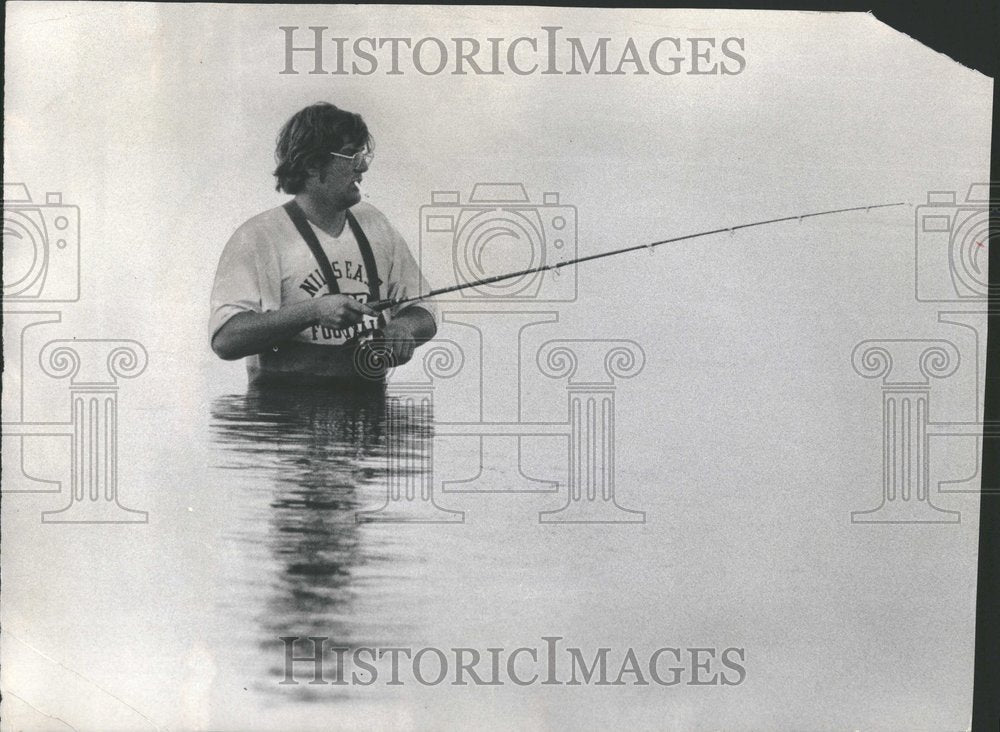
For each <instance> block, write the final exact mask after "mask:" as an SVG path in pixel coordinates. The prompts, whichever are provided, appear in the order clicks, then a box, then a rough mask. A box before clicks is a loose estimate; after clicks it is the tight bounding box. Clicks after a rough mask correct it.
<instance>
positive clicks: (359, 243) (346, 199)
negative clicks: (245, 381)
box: [209, 102, 437, 388]
mask: <svg viewBox="0 0 1000 732" xmlns="http://www.w3.org/2000/svg"><path fill="white" fill-rule="evenodd" d="M371 149H372V139H371V136H370V135H369V133H368V128H367V126H366V125H365V123H364V121H363V120H362V119H361V117H360V115H357V114H353V113H351V112H347V111H344V110H341V109H338V108H337V107H335V106H334V105H332V104H327V103H323V102H321V103H318V104H313V105H311V106H309V107H306V108H305V109H303V110H301V111H300V112H298V113H297V114H295V115H294V116H293V117H292V118H291V119H289V120H288V122H286V123H285V126H284V127H283V128H282V130H281V132H280V133H279V135H278V142H277V149H276V152H275V158H276V161H277V164H278V165H277V168H276V170H275V171H274V175H275V177H276V178H277V189H278V190H279V191H284V192H286V193H290V194H293V195H294V196H295V198H294V199H293V200H292V201H289V202H288V203H286V204H285V205H284V206H279V207H277V208H273V209H270V210H269V211H265V212H264V213H262V214H259V215H258V216H255V217H254V218H252V219H250V220H249V221H247V222H246V223H245V224H243V225H242V226H241V227H240V228H239V229H237V231H236V233H235V234H233V236H232V238H231V239H230V240H229V242H228V243H227V244H226V247H225V249H224V251H223V252H222V256H221V258H220V260H219V268H218V270H217V272H216V276H215V285H214V287H213V289H212V314H211V319H210V323H209V329H210V337H211V343H212V350H214V351H215V353H216V354H217V355H218V356H219V357H220V358H223V359H226V360H234V359H238V358H244V357H246V359H247V372H248V375H249V378H250V382H251V383H252V384H261V383H275V382H281V383H292V384H313V383H324V384H329V385H333V386H341V387H348V388H350V387H351V386H358V385H361V384H364V383H371V382H372V381H373V380H374V381H378V380H379V378H380V374H379V373H378V371H377V370H375V371H372V370H370V369H369V368H366V367H365V366H360V367H359V365H358V364H359V363H363V362H366V359H365V358H364V356H363V352H362V354H359V353H358V343H359V341H360V340H362V339H365V338H370V337H371V336H372V335H378V336H379V338H378V340H377V341H376V342H377V343H378V344H380V346H381V348H382V349H384V350H385V351H387V352H388V354H389V356H390V361H391V362H392V363H394V364H402V363H406V362H407V361H408V360H410V358H411V357H412V355H413V351H414V349H415V348H416V347H417V346H419V345H420V344H422V343H424V342H426V341H427V340H429V339H430V338H432V337H433V336H434V334H435V333H436V332H437V325H436V322H435V312H434V307H433V305H430V304H428V303H426V302H421V303H420V304H410V305H405V304H404V305H401V306H395V307H392V308H389V309H387V310H384V311H383V312H381V313H380V312H376V311H375V310H373V309H372V308H371V307H370V306H369V303H371V302H373V301H377V300H384V299H391V300H400V299H403V298H406V297H412V296H413V295H416V294H418V293H420V292H427V291H428V287H427V283H426V281H425V280H424V278H423V276H422V275H421V273H420V270H419V268H418V267H417V263H416V261H415V260H414V259H413V255H412V254H411V253H410V250H409V248H408V247H407V246H406V242H405V241H403V239H402V237H401V236H400V235H399V234H398V233H397V232H396V231H395V229H393V228H392V226H391V225H390V224H389V222H388V221H387V220H386V218H385V216H383V215H382V213H381V212H379V211H378V210H377V209H376V208H375V207H373V206H371V205H369V204H366V203H361V202H360V201H361V193H360V191H359V188H358V186H359V185H360V184H361V181H362V176H363V174H364V173H365V172H366V171H367V170H368V166H369V164H370V162H371V159H372V152H371ZM331 281H332V282H333V286H332V287H331V286H330V282H331ZM380 331H381V332H380ZM359 356H360V357H359ZM368 364H369V366H370V365H371V363H370V360H369V361H368Z"/></svg>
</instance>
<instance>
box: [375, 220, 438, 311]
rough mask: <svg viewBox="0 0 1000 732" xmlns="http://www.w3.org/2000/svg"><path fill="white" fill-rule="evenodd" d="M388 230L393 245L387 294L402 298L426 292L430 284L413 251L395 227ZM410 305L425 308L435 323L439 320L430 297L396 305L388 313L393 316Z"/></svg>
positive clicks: (436, 309)
mask: <svg viewBox="0 0 1000 732" xmlns="http://www.w3.org/2000/svg"><path fill="white" fill-rule="evenodd" d="M390 231H391V234H392V245H393V246H392V264H391V266H390V269H389V278H388V283H387V287H388V290H387V293H386V294H387V296H388V297H389V298H390V299H393V300H396V299H399V300H402V299H405V298H408V297H415V296H417V295H425V294H427V293H428V292H430V290H431V288H430V285H429V284H428V283H427V279H426V278H425V277H424V276H423V273H421V271H420V266H419V265H418V264H417V260H416V259H415V258H414V257H413V253H412V252H411V251H410V247H409V246H408V245H407V244H406V240H405V239H403V237H402V236H400V235H399V234H398V233H397V232H396V230H395V229H392V228H391V227H390ZM412 305H417V306H419V307H420V308H422V309H423V310H426V311H427V312H428V313H430V315H431V317H432V318H434V322H435V323H438V322H439V320H440V318H439V313H438V308H437V305H436V304H435V303H434V301H433V300H432V299H431V300H421V301H420V302H415V303H406V304H403V305H398V306H396V307H394V308H391V309H390V310H389V314H390V315H391V316H395V315H397V314H399V313H400V312H401V311H403V310H405V309H406V308H408V307H410V306H412Z"/></svg>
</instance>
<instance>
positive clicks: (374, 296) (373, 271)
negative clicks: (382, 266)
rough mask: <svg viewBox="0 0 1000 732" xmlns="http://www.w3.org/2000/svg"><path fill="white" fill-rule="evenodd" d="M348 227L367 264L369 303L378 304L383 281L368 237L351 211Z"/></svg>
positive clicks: (348, 214) (348, 216) (348, 217)
mask: <svg viewBox="0 0 1000 732" xmlns="http://www.w3.org/2000/svg"><path fill="white" fill-rule="evenodd" d="M347 225H348V226H350V227H351V233H352V234H354V238H355V240H356V241H357V242H358V249H360V250H361V259H362V260H363V261H364V263H365V274H367V275H368V302H378V301H379V300H380V299H381V298H382V296H381V295H380V294H379V289H378V288H379V286H380V285H381V284H382V280H380V279H379V276H378V265H377V264H375V254H374V252H372V245H371V244H370V243H369V242H368V237H367V236H365V232H364V230H363V229H362V228H361V224H359V223H358V220H357V219H356V218H354V214H352V213H351V212H350V211H348V212H347Z"/></svg>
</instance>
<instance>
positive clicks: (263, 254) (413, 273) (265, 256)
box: [209, 203, 437, 371]
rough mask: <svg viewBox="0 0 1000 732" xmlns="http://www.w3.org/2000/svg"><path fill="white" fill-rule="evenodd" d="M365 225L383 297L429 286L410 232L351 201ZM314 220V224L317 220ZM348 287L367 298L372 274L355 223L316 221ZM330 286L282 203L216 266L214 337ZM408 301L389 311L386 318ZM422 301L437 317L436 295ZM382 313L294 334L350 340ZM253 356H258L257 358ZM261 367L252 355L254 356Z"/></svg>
mask: <svg viewBox="0 0 1000 732" xmlns="http://www.w3.org/2000/svg"><path fill="white" fill-rule="evenodd" d="M351 213H352V214H353V215H354V217H355V218H356V219H357V222H358V224H359V225H360V227H361V230H362V231H364V233H365V236H366V237H367V238H368V241H369V243H370V244H371V248H372V253H373V254H374V257H375V265H376V267H377V268H378V275H379V277H380V278H381V280H382V284H381V285H380V287H379V297H380V299H385V298H405V297H412V296H413V295H416V294H419V293H421V292H428V291H429V289H430V288H429V286H428V285H427V282H426V280H425V279H424V278H423V276H422V275H421V273H420V269H419V267H418V266H417V262H416V260H415V259H414V258H413V254H412V253H411V252H410V249H409V247H408V246H407V245H406V242H405V241H404V240H403V238H402V237H401V236H400V235H399V233H397V232H396V230H395V229H394V228H392V225H391V224H390V223H389V221H388V220H387V219H386V218H385V216H384V215H382V213H381V212H380V211H379V210H378V209H376V208H375V207H374V206H372V205H370V204H367V203H358V204H357V205H356V206H353V207H352V208H351ZM310 226H312V225H311V224H310ZM312 229H313V231H314V232H315V233H316V238H317V239H318V240H319V243H320V246H322V247H323V251H324V252H325V254H326V255H327V257H328V258H329V260H330V267H331V268H332V269H333V273H334V276H336V277H337V284H338V286H339V288H340V292H341V293H342V294H344V295H352V296H354V297H356V298H358V299H359V300H361V301H363V302H364V301H367V300H368V276H369V273H368V272H366V271H365V265H364V260H363V258H362V256H361V250H360V248H359V247H358V243H357V241H356V240H355V238H354V234H353V232H352V231H351V227H350V226H349V225H348V224H347V223H345V224H344V230H343V231H342V232H341V234H340V236H336V237H334V236H330V235H329V234H327V233H326V232H325V231H322V230H321V229H319V228H318V227H315V226H313V227H312ZM327 293H329V289H328V288H327V286H326V283H325V278H324V276H323V273H322V271H321V270H320V268H319V264H318V263H317V262H316V258H315V257H314V256H313V253H312V251H311V250H310V249H309V246H308V245H307V244H306V242H305V241H304V240H303V239H302V236H301V234H299V232H298V230H297V229H296V228H295V224H294V223H293V222H292V220H291V218H290V217H289V215H288V213H287V211H286V210H285V209H284V207H282V206H278V207H275V208H272V209H270V210H268V211H265V212H263V213H261V214H258V215H257V216H254V217H253V218H252V219H250V220H249V221H247V222H246V223H245V224H243V225H242V226H240V228H238V229H237V230H236V233H235V234H233V236H232V237H231V238H230V239H229V242H228V243H227V244H226V246H225V249H223V251H222V256H221V257H220V259H219V267H218V269H217V270H216V274H215V285H214V286H213V288H212V313H211V317H210V319H209V340H211V339H212V338H214V337H215V334H216V333H217V332H218V331H219V329H220V328H221V327H222V326H223V325H224V324H225V323H226V321H228V320H229V319H230V318H232V317H233V316H234V315H237V314H238V313H242V312H247V311H250V312H258V313H260V312H267V311H269V310H277V309H278V308H280V307H283V306H285V305H290V304H293V303H297V302H303V301H306V300H309V299H311V298H314V297H321V296H323V295H325V294H327ZM405 307H407V306H406V305H403V306H400V307H398V308H392V309H390V310H387V311H386V312H385V317H386V320H391V318H392V316H393V315H395V314H396V313H398V312H399V311H400V310H402V309H403V308H405ZM420 307H421V308H423V309H424V310H427V311H428V312H429V313H431V315H432V316H433V317H434V318H435V320H436V319H437V312H436V309H435V307H434V306H433V305H432V304H431V303H430V301H426V300H424V301H421V302H420ZM375 324H376V319H375V318H371V317H368V316H366V317H365V318H364V321H363V322H362V323H360V324H359V325H356V326H352V327H351V328H347V329H345V330H340V329H334V328H324V327H321V326H312V327H310V328H306V329H305V330H303V331H301V332H300V333H298V334H296V335H295V336H294V337H293V338H292V339H291V340H295V341H301V342H304V343H311V344H317V345H330V346H336V345H342V344H344V343H345V342H346V341H347V340H349V339H350V338H352V337H354V336H356V335H358V334H359V333H363V332H365V331H367V330H370V329H372V328H374V327H375ZM256 358H257V357H256V356H251V357H250V359H251V361H255V360H256ZM247 365H248V367H249V368H250V369H251V371H252V370H253V366H254V365H255V363H254V364H252V363H248V364H247Z"/></svg>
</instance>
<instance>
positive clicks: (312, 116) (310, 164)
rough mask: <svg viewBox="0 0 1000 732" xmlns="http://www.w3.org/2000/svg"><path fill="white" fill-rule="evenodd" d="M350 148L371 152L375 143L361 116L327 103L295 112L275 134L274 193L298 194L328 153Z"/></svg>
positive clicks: (318, 103)
mask: <svg viewBox="0 0 1000 732" xmlns="http://www.w3.org/2000/svg"><path fill="white" fill-rule="evenodd" d="M349 145H352V146H357V147H358V148H359V149H360V148H363V147H366V146H367V147H368V148H369V149H372V146H373V145H374V140H372V137H371V135H370V134H369V133H368V126H367V125H366V124H365V121H364V120H363V119H361V115H360V114H355V113H354V112H347V111H345V110H343V109H340V108H338V107H335V106H334V105H332V104H330V103H329V102H317V103H316V104H311V105H310V106H308V107H306V108H305V109H302V110H300V111H298V112H296V113H295V114H294V115H293V116H292V118H291V119H289V120H288V121H287V122H286V123H285V124H284V126H283V127H282V128H281V132H279V133H278V142H277V146H276V148H275V151H274V160H275V162H276V163H277V164H278V167H277V168H275V170H274V177H275V178H277V179H278V183H277V185H276V186H275V189H276V190H279V191H284V192H285V193H292V194H295V193H299V192H300V191H302V189H303V188H304V187H305V183H306V179H307V178H308V177H309V170H310V169H311V168H312V169H315V168H320V167H322V166H323V165H325V164H326V162H327V161H328V160H329V158H330V153H332V152H340V151H341V150H343V149H344V148H345V147H347V146H349Z"/></svg>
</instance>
